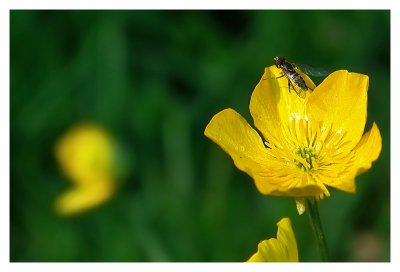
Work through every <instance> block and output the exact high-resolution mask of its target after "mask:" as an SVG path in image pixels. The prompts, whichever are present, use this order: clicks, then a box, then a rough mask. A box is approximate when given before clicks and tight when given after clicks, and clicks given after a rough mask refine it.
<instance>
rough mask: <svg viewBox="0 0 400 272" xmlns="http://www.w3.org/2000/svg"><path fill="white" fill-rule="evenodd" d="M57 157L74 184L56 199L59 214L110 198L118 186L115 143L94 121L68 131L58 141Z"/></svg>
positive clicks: (76, 211) (75, 211) (72, 212)
mask: <svg viewBox="0 0 400 272" xmlns="http://www.w3.org/2000/svg"><path fill="white" fill-rule="evenodd" d="M56 158H57V160H58V162H59V164H60V167H61V169H62V170H63V172H64V174H65V175H66V176H67V177H68V178H69V180H70V181H71V182H73V186H72V188H71V189H70V190H69V191H67V192H65V193H64V194H63V195H61V196H60V197H59V198H58V199H57V202H56V209H57V211H58V212H59V213H60V214H63V215H70V214H75V213H78V212H81V211H84V210H87V209H89V208H92V207H94V206H97V205H99V204H100V203H102V202H104V201H106V200H107V199H109V198H110V197H111V196H112V194H113V192H114V189H115V173H114V161H115V147H114V143H113V141H112V139H111V138H110V136H109V135H108V134H107V133H106V132H105V131H104V130H103V129H101V128H100V127H98V126H96V125H93V124H82V125H78V126H76V127H74V128H73V129H72V130H71V131H69V132H67V133H66V134H65V135H64V136H63V137H62V138H61V139H60V140H59V142H58V143H57V145H56Z"/></svg>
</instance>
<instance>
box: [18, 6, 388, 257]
mask: <svg viewBox="0 0 400 272" xmlns="http://www.w3.org/2000/svg"><path fill="white" fill-rule="evenodd" d="M10 51H11V52H10V58H11V61H10V62H11V63H10V69H11V70H10V72H11V75H10V83H11V88H10V116H11V120H10V121H11V122H10V138H11V156H10V157H11V158H10V160H11V169H10V171H11V172H10V176H11V181H10V188H11V189H10V190H11V191H10V197H11V201H10V213H11V217H10V259H11V261H13V262H21V261H22V262H25V261H29V262H36V261H40V262H47V261H51V262H54V261H88V262H91V261H96V262H98V261H118V262H125V261H130V262H148V261H157V262H164V261H167V262H170V261H172V262H181V261H195V262H203V261H205V262H215V261H216V262H225V261H233V262H242V261H245V260H247V259H248V258H249V257H250V256H251V255H252V254H253V253H254V252H255V251H256V248H257V244H258V242H259V241H260V240H263V239H266V238H270V237H273V236H275V235H276V223H277V222H278V221H279V220H280V219H281V218H282V217H284V216H289V217H290V218H291V219H292V223H293V228H294V231H295V234H296V236H297V242H298V247H299V254H300V260H301V261H319V255H318V252H317V250H316V243H315V240H314V237H313V233H312V231H311V227H310V225H309V221H308V217H307V215H303V216H299V215H298V214H297V211H296V209H295V204H294V201H293V199H290V198H276V197H267V196H263V195H261V194H259V193H258V191H257V190H256V188H255V186H254V184H253V181H252V180H251V178H250V177H248V176H247V175H246V174H244V173H242V172H240V171H239V170H237V169H236V168H235V167H234V165H233V163H232V161H231V159H230V157H229V156H228V155H227V154H225V153H224V152H223V151H222V150H221V149H220V148H219V147H218V146H217V145H215V144H214V143H212V142H211V141H210V140H209V139H207V138H206V137H205V136H204V135H203V131H204V128H205V126H206V124H207V123H208V121H209V120H210V119H211V117H212V116H213V115H214V114H215V113H217V112H218V111H220V110H222V109H224V108H227V107H231V108H234V109H236V110H237V111H238V112H240V113H241V114H242V115H243V116H245V117H246V118H247V120H248V121H249V122H252V119H251V116H250V114H249V111H248V104H249V100H250V95H251V93H252V91H253V89H254V87H255V85H256V84H257V83H258V81H259V80H260V78H261V75H262V73H263V69H264V67H266V66H269V65H272V64H273V57H274V56H276V55H282V56H285V57H286V58H287V59H288V60H290V61H293V62H297V63H306V64H309V65H315V66H322V67H324V68H327V69H331V70H336V69H347V70H351V71H355V72H360V73H364V74H367V75H369V77H370V87H369V103H368V121H367V129H369V128H370V126H371V123H372V121H375V122H377V124H378V126H379V128H380V130H381V133H382V137H383V148H382V153H381V155H380V158H379V160H378V161H376V162H375V163H374V164H373V167H372V169H371V170H370V171H368V172H367V173H365V174H363V175H361V176H359V177H357V193H356V194H355V195H351V194H346V193H344V192H339V191H335V190H331V197H330V198H328V199H325V200H323V201H322V202H321V204H320V213H321V218H322V223H323V226H324V228H325V232H326V235H327V239H328V244H329V248H330V252H331V256H332V260H333V261H390V251H389V250H390V198H389V197H390V167H389V165H390V138H389V137H390V117H389V116H390V108H389V106H390V103H389V102H390V87H389V86H390V12H389V11H383V10H380V11H367V10H365V11H317V10H316V11H261V10H259V11H250V10H248V11H23V10H12V11H10ZM80 121H93V122H96V123H98V124H100V125H102V126H104V127H105V128H106V129H108V130H109V131H110V132H111V133H113V134H114V135H115V137H116V138H117V139H118V141H119V143H120V145H121V146H123V148H124V152H125V154H126V158H127V166H128V167H127V168H126V170H127V171H126V175H125V178H124V179H123V180H121V186H120V189H119V190H118V192H117V193H116V194H115V195H114V197H113V198H112V199H111V200H110V201H108V202H106V203H104V204H103V205H101V206H99V207H97V208H94V209H93V210H90V211H88V212H86V213H82V214H80V215H77V216H73V217H61V216H58V215H57V214H56V213H55V211H54V201H55V199H56V198H57V197H58V196H59V195H60V194H62V193H63V192H64V191H65V190H66V189H67V188H68V187H69V186H70V184H69V182H68V180H67V178H66V177H65V176H64V175H63V174H62V173H61V171H60V169H59V166H58V164H57V162H56V161H55V157H54V144H55V142H56V141H57V139H59V137H61V136H62V135H63V134H64V133H65V132H66V130H67V129H69V128H70V127H72V126H73V125H74V124H76V123H77V122H80Z"/></svg>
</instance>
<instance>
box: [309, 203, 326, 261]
mask: <svg viewBox="0 0 400 272" xmlns="http://www.w3.org/2000/svg"><path fill="white" fill-rule="evenodd" d="M306 202H307V210H308V214H309V217H310V222H311V226H312V228H313V231H314V235H315V238H316V239H317V243H318V250H319V253H320V255H321V260H322V261H323V262H328V261H329V256H328V246H327V244H326V239H325V235H324V231H323V230H322V225H321V220H320V218H319V212H318V203H317V201H316V200H315V199H310V198H309V199H307V200H306Z"/></svg>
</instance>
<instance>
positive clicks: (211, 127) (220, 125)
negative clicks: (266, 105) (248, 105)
mask: <svg viewBox="0 0 400 272" xmlns="http://www.w3.org/2000/svg"><path fill="white" fill-rule="evenodd" d="M204 134H205V135H206V136H207V137H208V138H210V139H211V140H213V141H214V142H215V143H216V144H218V145H219V146H220V147H221V148H222V149H223V150H225V152H227V153H228V154H229V155H230V156H231V157H232V159H233V161H234V163H235V165H236V167H237V168H239V169H240V170H242V171H244V172H246V173H248V174H249V175H250V176H251V177H253V173H254V172H260V171H264V170H265V169H267V168H268V167H267V166H268V163H267V162H268V157H269V156H270V155H269V154H268V152H267V149H266V148H265V146H264V144H263V142H262V139H261V137H260V135H258V133H257V132H256V131H255V130H254V129H253V128H252V127H251V126H250V125H249V124H248V123H247V121H246V120H245V119H244V118H243V117H242V116H241V115H240V114H239V113H237V112H236V111H234V110H232V109H225V110H223V111H221V112H219V113H217V114H216V115H215V116H214V117H213V118H212V119H211V121H210V123H209V124H208V125H207V127H206V129H205V131H204Z"/></svg>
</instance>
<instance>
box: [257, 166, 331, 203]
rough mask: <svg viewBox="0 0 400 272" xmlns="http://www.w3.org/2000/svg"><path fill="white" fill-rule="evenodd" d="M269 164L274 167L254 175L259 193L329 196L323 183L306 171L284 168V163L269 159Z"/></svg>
mask: <svg viewBox="0 0 400 272" xmlns="http://www.w3.org/2000/svg"><path fill="white" fill-rule="evenodd" d="M270 164H272V165H273V166H274V167H276V168H275V169H270V170H269V171H268V172H265V173H260V174H258V175H254V181H255V183H256V186H257V189H258V190H259V191H260V193H262V194H265V195H274V196H290V197H313V196H319V195H321V194H324V195H328V196H329V192H328V189H327V188H326V187H325V185H324V184H323V183H322V182H317V181H315V180H313V179H312V178H311V177H310V176H309V175H308V174H307V173H305V172H303V171H301V170H299V169H295V168H293V169H291V170H290V169H285V165H284V164H283V163H279V162H278V163H277V162H273V161H271V162H270ZM270 167H271V166H270ZM271 168H272V167H271Z"/></svg>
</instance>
